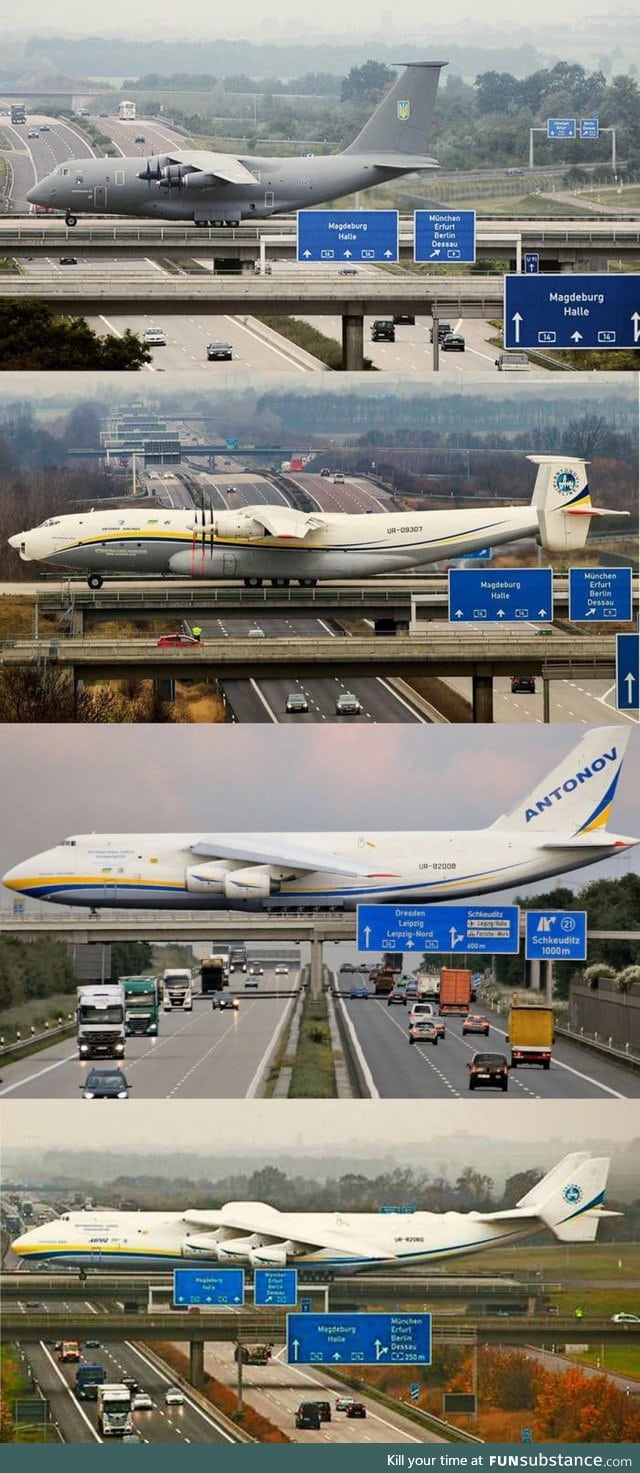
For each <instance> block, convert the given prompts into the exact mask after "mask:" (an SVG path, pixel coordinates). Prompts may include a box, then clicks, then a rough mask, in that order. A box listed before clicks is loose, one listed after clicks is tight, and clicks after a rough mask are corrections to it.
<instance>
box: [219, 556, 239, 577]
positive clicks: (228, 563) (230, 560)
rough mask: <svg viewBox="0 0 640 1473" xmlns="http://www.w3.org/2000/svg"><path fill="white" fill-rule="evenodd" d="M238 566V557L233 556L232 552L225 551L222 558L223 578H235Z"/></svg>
mask: <svg viewBox="0 0 640 1473" xmlns="http://www.w3.org/2000/svg"><path fill="white" fill-rule="evenodd" d="M236 567H237V558H235V557H233V556H232V554H231V553H229V552H225V553H224V554H223V558H222V576H223V578H235V576H236Z"/></svg>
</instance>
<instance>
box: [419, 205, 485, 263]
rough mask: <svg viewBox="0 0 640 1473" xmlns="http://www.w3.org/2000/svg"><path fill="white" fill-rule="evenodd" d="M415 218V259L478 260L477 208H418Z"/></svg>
mask: <svg viewBox="0 0 640 1473" xmlns="http://www.w3.org/2000/svg"><path fill="white" fill-rule="evenodd" d="M413 218H414V232H413V259H414V261H466V262H473V261H475V259H476V212H475V210H416V211H415V212H414V217H413Z"/></svg>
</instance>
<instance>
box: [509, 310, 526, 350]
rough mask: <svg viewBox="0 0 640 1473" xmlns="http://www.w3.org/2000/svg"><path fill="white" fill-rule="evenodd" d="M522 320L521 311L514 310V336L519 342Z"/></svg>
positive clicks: (512, 319)
mask: <svg viewBox="0 0 640 1473" xmlns="http://www.w3.org/2000/svg"><path fill="white" fill-rule="evenodd" d="M522 320H523V319H522V314H521V313H520V312H514V314H513V317H512V318H511V321H512V322H514V323H515V332H514V336H515V340H516V342H517V343H519V342H520V323H521V322H522Z"/></svg>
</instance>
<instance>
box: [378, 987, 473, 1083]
mask: <svg viewBox="0 0 640 1473" xmlns="http://www.w3.org/2000/svg"><path fill="white" fill-rule="evenodd" d="M388 1006H389V1004H388V1003H383V1002H378V1007H379V1008H384V1007H386V1008H388ZM388 1021H389V1023H393V1026H394V1028H397V1029H398V1030H399V1032H400V1033H401V1034H402V1036H403V1038H407V1034H406V1032H405V1030H404V1028H402V1027H401V1025H400V1023H398V1022H396V1019H395V1018H389V1019H388ZM407 1042H408V1038H407ZM431 1047H432V1048H433V1047H434V1045H433V1044H432V1045H431ZM437 1047H438V1048H440V1044H438V1045H437ZM418 1053H419V1055H420V1058H421V1059H424V1062H425V1064H428V1065H429V1068H430V1069H433V1072H434V1074H437V1075H438V1078H439V1079H441V1080H442V1083H443V1084H446V1086H447V1089H449V1090H450V1091H451V1093H452V1094H453V1095H455V1096H456V1098H457V1099H460V1098H461V1095H460V1090H459V1089H457V1087H456V1085H455V1084H452V1083H451V1081H450V1080H449V1079H447V1077H446V1075H445V1074H443V1073H442V1070H441V1069H439V1068H438V1065H437V1064H436V1063H434V1062H433V1060H432V1059H430V1058H429V1057H428V1055H427V1054H423V1052H422V1049H421V1047H420V1045H419V1044H418Z"/></svg>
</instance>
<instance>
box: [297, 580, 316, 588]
mask: <svg viewBox="0 0 640 1473" xmlns="http://www.w3.org/2000/svg"><path fill="white" fill-rule="evenodd" d="M298 583H299V584H300V587H301V588H317V585H318V579H317V578H299V579H298Z"/></svg>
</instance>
